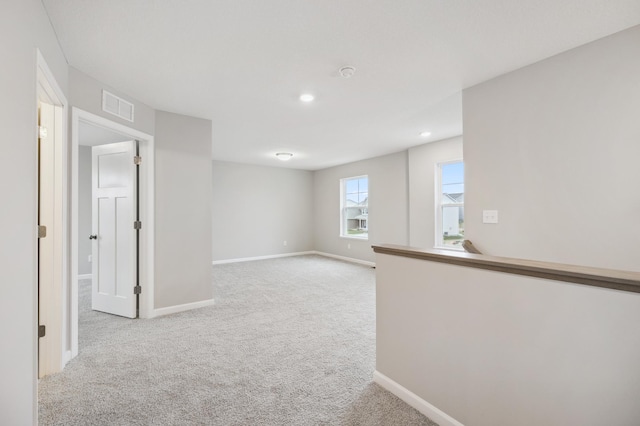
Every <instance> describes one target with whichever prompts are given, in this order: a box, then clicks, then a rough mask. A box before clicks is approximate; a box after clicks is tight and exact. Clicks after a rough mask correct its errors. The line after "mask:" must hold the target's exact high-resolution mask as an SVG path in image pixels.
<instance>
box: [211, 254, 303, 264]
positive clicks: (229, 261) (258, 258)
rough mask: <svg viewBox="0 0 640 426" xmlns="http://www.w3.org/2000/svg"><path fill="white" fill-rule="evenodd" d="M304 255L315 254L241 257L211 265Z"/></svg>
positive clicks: (215, 261) (214, 262)
mask: <svg viewBox="0 0 640 426" xmlns="http://www.w3.org/2000/svg"><path fill="white" fill-rule="evenodd" d="M306 254H315V252H314V251H299V252H295V253H283V254H272V255H269V256H256V257H241V258H238V259H224V260H214V261H213V262H211V264H212V265H222V264H225V263H237V262H251V261H254V260H265V259H276V258H278V257H290V256H304V255H306Z"/></svg>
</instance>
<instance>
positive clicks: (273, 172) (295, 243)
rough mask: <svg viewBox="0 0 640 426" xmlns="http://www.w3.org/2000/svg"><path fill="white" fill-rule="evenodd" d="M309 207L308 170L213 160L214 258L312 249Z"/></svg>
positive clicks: (310, 190) (311, 179)
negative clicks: (285, 243)
mask: <svg viewBox="0 0 640 426" xmlns="http://www.w3.org/2000/svg"><path fill="white" fill-rule="evenodd" d="M312 203H313V174H312V172H310V171H306V170H293V169H283V168H276V167H263V166H252V165H246V164H237V163H228V162H222V161H214V162H213V260H224V259H239V258H246V257H256V256H266V255H276V254H284V253H296V252H302V251H309V250H313V225H314V220H313V219H314V213H313V209H312ZM284 241H286V242H287V245H286V246H285V245H284Z"/></svg>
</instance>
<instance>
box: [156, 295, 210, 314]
mask: <svg viewBox="0 0 640 426" xmlns="http://www.w3.org/2000/svg"><path fill="white" fill-rule="evenodd" d="M214 303H215V300H214V299H207V300H201V301H199V302H193V303H185V304H183V305H175V306H167V307H166V308H158V309H154V310H153V312H152V313H151V316H149V317H148V318H156V317H161V316H164V315H169V314H176V313H178V312H184V311H190V310H191V309H198V308H204V307H205V306H211V305H213V304H214Z"/></svg>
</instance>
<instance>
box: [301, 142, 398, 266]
mask: <svg viewBox="0 0 640 426" xmlns="http://www.w3.org/2000/svg"><path fill="white" fill-rule="evenodd" d="M361 175H368V176H369V240H365V241H363V240H360V239H356V238H344V237H340V179H343V178H349V177H353V176H361ZM313 209H314V212H315V227H314V229H315V238H314V242H315V249H316V250H318V251H321V252H325V253H331V254H336V255H339V256H346V257H351V258H354V259H360V260H365V261H371V262H372V261H374V254H373V250H372V249H371V245H372V244H376V243H378V244H379V243H389V244H405V245H406V244H407V243H408V233H409V227H408V184H407V151H402V152H399V153H396V154H390V155H385V156H382V157H376V158H371V159H368V160H362V161H357V162H355V163H349V164H345V165H342V166H336V167H331V168H329V169H324V170H318V171H316V172H314V206H313ZM348 244H350V245H351V248H350V249H349V248H347V245H348Z"/></svg>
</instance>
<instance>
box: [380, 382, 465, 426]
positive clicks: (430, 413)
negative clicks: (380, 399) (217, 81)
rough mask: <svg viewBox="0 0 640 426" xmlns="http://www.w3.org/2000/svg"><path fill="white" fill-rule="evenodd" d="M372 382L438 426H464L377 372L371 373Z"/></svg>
mask: <svg viewBox="0 0 640 426" xmlns="http://www.w3.org/2000/svg"><path fill="white" fill-rule="evenodd" d="M373 381H374V382H375V383H377V384H379V385H380V386H382V387H383V388H385V389H386V390H388V391H389V392H391V393H392V394H394V395H395V396H397V397H398V398H400V399H401V400H403V401H404V402H406V403H407V404H409V405H410V406H412V407H413V408H415V409H416V410H418V411H420V412H421V413H422V414H424V415H425V416H427V417H429V418H430V419H431V420H432V421H434V422H436V423H438V424H439V425H440V426H464V425H463V424H462V423H460V422H459V421H457V420H456V419H454V418H453V417H451V416H450V415H448V414H447V413H445V412H444V411H442V410H439V409H438V408H436V407H435V406H433V405H431V404H429V403H428V402H427V401H425V400H424V399H422V398H420V397H419V396H418V395H416V394H415V393H413V392H411V391H410V390H409V389H407V388H405V387H404V386H402V385H400V384H398V383H397V382H395V381H393V380H391V379H390V378H388V377H387V376H385V375H384V374H382V373H381V372H379V371H378V370H376V371H375V372H374V373H373Z"/></svg>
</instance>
